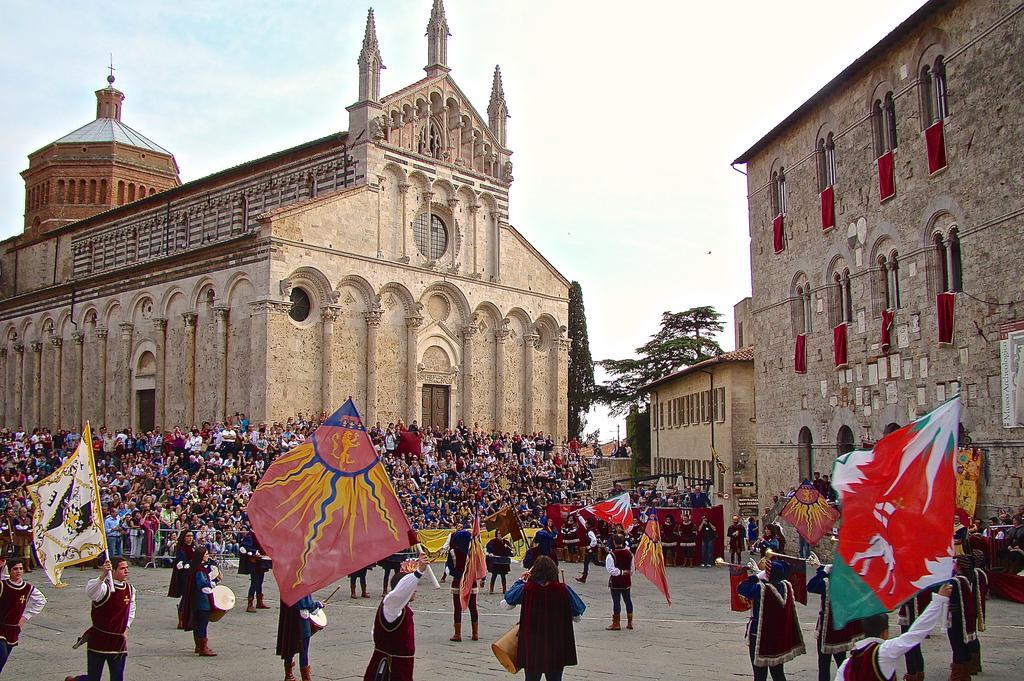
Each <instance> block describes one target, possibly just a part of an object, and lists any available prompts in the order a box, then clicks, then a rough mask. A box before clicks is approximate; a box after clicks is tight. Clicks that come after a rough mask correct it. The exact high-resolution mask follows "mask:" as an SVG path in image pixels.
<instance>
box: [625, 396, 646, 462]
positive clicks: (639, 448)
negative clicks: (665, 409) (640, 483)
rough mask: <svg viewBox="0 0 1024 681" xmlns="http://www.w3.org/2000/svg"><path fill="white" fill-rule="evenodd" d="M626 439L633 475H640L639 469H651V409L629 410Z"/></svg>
mask: <svg viewBox="0 0 1024 681" xmlns="http://www.w3.org/2000/svg"><path fill="white" fill-rule="evenodd" d="M626 439H627V440H629V446H630V447H632V448H633V462H632V468H633V475H634V476H637V475H640V468H641V467H646V468H647V469H648V472H650V467H651V407H650V405H648V406H646V407H644V408H642V409H640V408H633V409H630V410H629V415H628V416H626Z"/></svg>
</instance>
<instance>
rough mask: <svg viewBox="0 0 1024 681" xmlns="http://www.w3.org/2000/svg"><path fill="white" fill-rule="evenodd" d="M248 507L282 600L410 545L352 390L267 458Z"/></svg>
mask: <svg viewBox="0 0 1024 681" xmlns="http://www.w3.org/2000/svg"><path fill="white" fill-rule="evenodd" d="M246 511H247V513H248V516H249V522H250V523H251V524H252V529H253V531H254V532H255V533H256V536H257V537H258V538H259V540H260V543H261V544H262V545H263V548H264V549H266V551H267V553H269V554H270V557H271V558H272V559H273V561H274V578H275V579H276V580H277V585H278V588H279V589H280V591H281V600H282V601H283V602H284V603H285V604H287V605H293V604H294V603H295V602H296V601H298V600H299V599H300V598H302V597H303V596H306V595H308V594H310V593H313V592H314V591H316V590H317V589H321V588H323V587H325V586H327V585H328V584H331V583H332V582H334V581H336V580H338V579H340V578H342V577H344V576H345V575H347V574H350V573H352V572H355V571H356V570H359V569H360V568H363V567H365V566H366V565H372V564H373V563H374V562H376V561H378V560H381V559H383V558H386V557H388V556H390V555H392V554H394V553H397V552H399V551H402V550H403V549H405V548H407V547H408V546H409V545H410V541H409V534H410V529H411V528H410V526H409V521H408V519H407V518H406V517H405V512H404V511H402V506H401V504H399V501H398V497H397V496H396V495H395V490H394V487H392V486H391V480H390V479H389V478H388V475H387V472H385V470H384V466H383V464H381V461H380V457H379V456H378V455H377V451H376V450H375V449H374V448H373V443H372V442H371V441H370V436H369V435H368V434H367V432H366V427H365V426H364V425H363V421H362V419H361V418H360V417H359V412H358V411H356V407H355V405H354V404H353V403H352V398H349V399H348V401H347V402H345V404H344V405H342V407H341V408H340V409H338V411H336V412H334V414H333V415H332V416H331V417H330V418H329V419H327V420H326V421H324V422H323V424H321V426H320V427H319V428H317V429H316V431H315V432H314V433H313V435H311V436H310V438H309V439H308V440H306V441H305V442H304V443H302V444H301V445H299V446H298V447H295V448H294V449H292V450H290V451H288V452H285V453H284V454H282V455H281V456H279V457H278V458H277V459H276V460H275V461H274V463H273V464H271V465H270V468H268V469H267V472H266V474H264V476H263V479H262V480H261V481H260V484H259V485H258V486H257V487H256V491H255V492H253V495H252V498H251V499H250V500H249V504H248V507H247V508H246Z"/></svg>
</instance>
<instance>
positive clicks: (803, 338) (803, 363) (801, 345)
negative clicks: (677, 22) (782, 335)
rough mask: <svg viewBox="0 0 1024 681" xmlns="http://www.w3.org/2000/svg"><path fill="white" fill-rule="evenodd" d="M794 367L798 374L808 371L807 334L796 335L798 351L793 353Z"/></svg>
mask: <svg viewBox="0 0 1024 681" xmlns="http://www.w3.org/2000/svg"><path fill="white" fill-rule="evenodd" d="M793 367H794V368H795V369H796V372H797V373H798V374H806V373H807V334H806V333H798V334H797V335H796V351H795V352H794V353H793Z"/></svg>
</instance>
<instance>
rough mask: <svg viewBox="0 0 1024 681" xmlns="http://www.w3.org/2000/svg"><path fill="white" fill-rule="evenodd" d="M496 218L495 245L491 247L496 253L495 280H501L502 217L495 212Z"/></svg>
mask: <svg viewBox="0 0 1024 681" xmlns="http://www.w3.org/2000/svg"><path fill="white" fill-rule="evenodd" d="M492 219H493V220H494V245H493V246H492V247H491V250H492V252H493V253H494V276H493V280H494V281H501V218H500V217H499V216H498V214H497V213H495V214H494V215H493V216H492Z"/></svg>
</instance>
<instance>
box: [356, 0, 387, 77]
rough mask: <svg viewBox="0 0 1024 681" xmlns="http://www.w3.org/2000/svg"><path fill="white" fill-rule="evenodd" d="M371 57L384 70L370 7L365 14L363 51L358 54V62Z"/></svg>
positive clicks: (375, 25) (375, 24)
mask: <svg viewBox="0 0 1024 681" xmlns="http://www.w3.org/2000/svg"><path fill="white" fill-rule="evenodd" d="M371 57H373V58H375V59H376V60H377V62H378V63H379V64H380V66H381V68H384V64H383V63H382V60H381V56H380V44H379V43H378V42H377V23H376V21H374V18H373V8H372V7H371V8H370V9H369V11H368V12H367V13H366V33H365V34H364V35H363V49H362V50H361V51H360V52H359V61H360V63H362V62H365V61H367V60H369V58H371Z"/></svg>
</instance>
